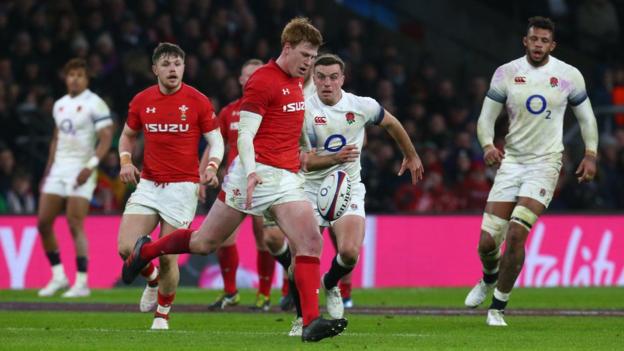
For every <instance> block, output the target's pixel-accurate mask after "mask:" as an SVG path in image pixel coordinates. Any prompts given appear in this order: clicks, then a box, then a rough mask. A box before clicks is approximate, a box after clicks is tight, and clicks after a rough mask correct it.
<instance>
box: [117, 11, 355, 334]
mask: <svg viewBox="0 0 624 351" xmlns="http://www.w3.org/2000/svg"><path fill="white" fill-rule="evenodd" d="M322 41H323V39H322V36H321V33H320V32H319V31H318V30H317V29H316V28H314V26H313V25H312V24H311V23H310V21H309V20H308V19H306V18H295V19H293V20H291V21H290V22H289V23H288V24H287V25H286V27H285V28H284V30H283V32H282V38H281V44H282V51H281V53H280V56H279V57H278V58H277V60H275V61H273V60H271V61H270V62H269V63H268V64H266V65H264V66H262V67H261V68H260V69H258V70H257V71H256V72H255V73H254V74H253V75H252V76H251V78H250V79H249V81H248V82H247V84H246V85H245V89H244V93H243V98H242V99H243V100H242V103H241V113H240V122H239V134H238V143H237V146H238V152H239V156H238V158H237V159H236V160H235V161H234V163H233V165H232V167H231V168H230V172H229V173H228V175H227V177H226V178H225V179H224V182H223V191H222V192H221V193H220V194H219V198H218V200H217V201H215V203H214V205H213V206H212V208H211V209H210V212H209V213H208V216H206V218H205V220H204V222H203V223H202V225H201V227H200V228H199V230H197V231H193V230H177V231H176V232H174V233H172V234H171V235H169V236H166V237H163V238H161V239H159V240H157V241H155V242H153V243H152V242H150V241H151V240H150V238H149V237H147V236H144V237H141V238H140V239H139V240H138V241H137V243H136V245H135V248H134V251H133V253H132V255H131V256H130V257H129V258H128V259H127V260H126V262H125V264H124V267H123V270H122V277H123V279H124V281H125V282H126V283H130V282H132V281H133V280H134V279H135V278H136V276H137V275H138V273H139V272H140V271H141V270H142V269H143V267H145V265H147V264H148V263H149V262H150V261H151V260H152V259H154V258H156V257H158V256H161V255H163V254H178V253H186V252H190V253H197V254H208V253H211V252H214V251H215V250H216V249H217V248H218V247H219V245H221V244H222V243H223V241H224V240H225V239H227V237H229V236H230V235H231V233H232V232H234V230H235V229H236V227H238V225H239V224H240V223H241V221H242V220H243V219H244V218H245V216H246V215H247V214H251V215H256V216H259V215H262V214H267V215H270V216H271V217H273V218H275V219H276V221H277V223H278V225H279V226H280V228H282V230H284V232H285V233H286V236H287V238H288V240H289V242H290V243H291V244H292V245H293V247H294V248H295V253H296V254H295V256H296V257H295V263H296V267H297V268H296V269H295V272H294V275H295V280H296V281H297V288H298V291H299V296H300V299H301V307H302V310H303V326H304V327H303V333H302V340H303V341H319V340H321V339H324V338H327V337H331V336H335V335H337V334H339V333H341V332H342V331H343V330H344V329H345V328H346V326H347V321H346V320H345V319H336V320H327V319H324V318H322V317H321V315H320V312H319V307H318V290H319V288H320V259H319V257H320V254H321V248H322V238H321V235H320V232H319V230H318V226H317V224H316V221H315V219H314V212H313V210H312V206H311V204H310V203H309V201H308V200H307V199H306V197H305V192H304V191H303V181H304V178H303V175H302V174H300V173H299V170H300V167H301V164H300V160H299V140H300V138H301V131H302V127H303V119H304V109H305V101H304V98H303V79H302V77H304V76H305V74H306V73H307V71H308V70H309V69H310V68H311V66H312V64H313V62H314V58H315V57H316V55H317V52H318V48H319V46H320V45H321V43H322Z"/></svg>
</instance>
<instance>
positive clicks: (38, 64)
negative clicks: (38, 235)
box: [0, 0, 624, 214]
mask: <svg viewBox="0 0 624 351" xmlns="http://www.w3.org/2000/svg"><path fill="white" fill-rule="evenodd" d="M425 3H426V2H423V1H355V0H342V1H338V0H318V1H314V0H298V1H287V0H266V1H260V0H258V1H252V0H227V1H226V0H172V1H164V0H136V1H124V0H83V1H70V0H59V1H44V0H40V1H35V0H20V1H3V2H2V3H0V41H1V42H2V45H0V126H1V128H0V213H17V214H23V213H35V212H36V206H37V198H38V189H39V184H40V182H41V177H42V175H43V173H44V169H45V163H46V159H47V157H48V147H49V142H50V138H51V135H52V131H53V128H54V123H53V119H52V116H51V109H52V105H53V103H54V101H55V100H56V99H59V98H60V97H62V96H63V95H64V94H65V86H64V82H63V80H62V76H61V68H62V66H63V64H64V63H65V62H66V61H68V60H69V59H70V58H73V57H83V58H85V59H86V60H87V62H88V64H89V68H90V89H91V90H93V91H94V92H96V93H97V94H99V95H100V96H101V97H102V98H104V99H105V101H106V102H107V103H108V105H109V106H110V108H111V110H112V112H113V117H114V120H115V123H116V126H115V127H116V135H117V137H116V138H115V140H117V139H118V136H119V133H120V131H121V128H122V126H123V124H124V122H125V118H126V111H127V106H128V102H129V101H130V99H131V98H132V97H133V96H134V95H135V94H136V93H137V92H139V91H141V90H143V89H144V88H146V87H148V86H149V85H151V84H154V83H155V78H154V76H153V74H152V72H151V62H150V56H151V52H152V50H153V48H154V47H155V46H156V45H157V44H158V43H159V42H162V41H169V42H174V43H177V44H179V45H180V46H181V47H182V48H183V49H184V50H185V51H186V53H187V57H186V70H185V75H184V81H185V82H186V83H188V84H190V85H193V86H195V87H196V88H198V89H199V90H200V91H201V92H203V93H204V94H206V95H207V96H209V97H210V98H211V100H212V101H213V103H214V105H215V108H216V110H217V111H218V110H219V109H220V108H221V107H223V106H225V105H226V104H227V103H229V102H230V101H232V100H234V99H236V98H238V97H239V96H240V94H241V88H240V86H239V84H238V80H237V79H238V75H239V70H240V65H241V64H242V63H243V62H244V61H246V60H247V59H249V58H259V59H261V60H263V61H267V60H269V59H270V58H272V57H277V55H278V54H279V50H280V44H279V35H280V32H281V29H282V27H283V25H284V24H285V23H286V22H288V20H290V19H291V18H292V17H294V16H297V15H304V16H307V17H309V18H310V19H311V20H312V21H313V23H314V24H315V25H316V26H317V27H318V28H319V29H320V30H321V32H322V33H323V35H324V39H325V41H326V45H324V46H323V48H322V51H329V52H333V53H337V54H339V55H340V56H341V57H342V58H343V59H345V61H346V62H347V81H346V84H345V90H347V91H350V92H353V93H355V94H358V95H364V96H371V97H373V98H375V99H377V101H379V102H380V103H381V104H382V105H383V106H384V107H385V108H386V109H387V110H389V111H390V112H392V113H393V114H395V115H396V116H397V117H398V118H399V119H400V120H401V122H402V123H403V125H404V126H405V128H406V130H407V131H408V133H409V135H410V136H411V138H412V141H413V142H414V144H415V145H416V148H417V151H418V152H419V154H420V156H421V158H422V160H423V163H424V166H425V178H424V180H423V181H422V182H420V183H419V184H418V185H417V186H412V185H410V183H409V177H407V176H404V177H397V176H396V173H397V171H398V169H399V166H400V161H401V154H400V152H399V150H398V149H397V148H396V147H395V145H394V142H392V140H391V139H390V138H389V136H388V135H387V134H386V133H385V131H383V130H382V129H381V128H375V127H372V128H370V129H369V130H368V133H367V145H366V147H365V152H364V153H363V156H362V163H363V179H364V182H365V183H366V185H367V189H368V191H367V198H366V203H367V210H368V211H369V212H371V213H444V212H450V211H452V212H462V211H463V212H472V213H477V212H481V211H482V209H483V206H484V204H485V200H486V198H487V194H488V191H489V188H490V186H491V181H492V179H493V174H494V172H495V170H494V169H491V168H488V167H485V166H484V164H483V160H482V152H481V149H480V147H479V145H478V142H477V140H476V121H477V118H478V116H479V112H480V108H481V103H482V101H483V98H484V96H485V93H486V91H487V89H488V85H489V79H490V77H491V74H492V73H493V71H494V69H495V68H496V67H497V66H498V65H501V64H503V63H505V62H507V61H510V60H512V59H515V58H517V57H519V56H521V55H522V54H523V48H522V44H521V37H522V35H523V34H524V32H525V24H526V19H527V18H528V17H529V16H533V15H545V16H550V17H552V18H553V19H554V20H555V21H556V23H557V25H558V28H557V34H556V35H557V36H556V38H555V39H556V40H557V41H558V42H559V48H558V49H557V50H556V51H555V53H554V55H555V56H557V57H558V58H560V59H562V60H564V61H566V62H569V63H572V64H575V65H577V67H579V69H580V70H581V72H583V74H584V76H585V79H586V82H587V88H588V92H589V95H590V98H591V100H592V104H593V106H594V109H595V110H596V114H597V118H598V121H599V127H600V133H601V141H600V155H599V171H598V175H597V178H596V181H595V182H594V183H592V184H586V185H579V184H577V182H576V178H575V176H574V171H575V168H576V166H577V165H578V162H579V161H580V159H581V158H582V152H583V147H582V140H581V138H580V134H579V133H578V128H576V121H575V119H574V117H573V116H572V114H571V113H570V116H568V117H567V118H566V129H565V139H564V142H565V144H566V152H565V154H564V168H563V171H562V173H561V177H560V182H559V185H558V193H557V195H556V197H555V199H554V201H553V203H552V204H551V209H552V211H568V212H569V211H575V210H583V211H588V210H589V211H592V210H597V211H602V212H605V211H618V210H622V209H624V110H622V109H621V106H619V105H622V104H624V65H623V62H624V61H622V60H621V59H622V52H621V50H622V47H624V46H623V45H622V40H623V36H622V35H621V32H622V31H621V29H620V26H619V19H620V18H622V15H623V9H624V6H623V4H622V1H615V0H614V1H609V0H579V1H565V0H551V1H508V2H500V1H493V0H483V1H477V0H470V1H466V2H461V5H459V4H458V3H459V2H453V1H439V2H435V4H431V5H427V6H425V5H424V4H425ZM461 6H471V7H470V10H471V11H474V9H475V8H476V9H477V10H478V11H480V13H479V15H480V16H481V17H479V18H475V17H470V16H469V12H468V10H466V11H465V12H462V11H459V10H461V8H458V7H461ZM433 11H446V12H445V16H428V13H430V12H433ZM462 13H463V14H464V15H465V16H467V18H472V22H471V23H468V24H466V21H462V20H461V19H462V18H461V17H458V16H462ZM428 18H447V21H446V22H442V23H441V22H439V21H438V22H431V21H430V20H428ZM488 18H491V20H489V19H488ZM462 23H463V25H466V26H468V30H466V29H465V28H464V27H462ZM496 23H500V25H499V27H495V26H496ZM493 26H494V29H493ZM501 26H504V27H501ZM496 28H506V30H505V31H502V30H497V29H496ZM473 33H474V34H473ZM478 33H485V34H484V35H483V36H481V35H480V34H478ZM497 40H498V41H499V42H503V43H505V44H504V45H499V46H497V45H496V43H497ZM505 48H509V49H505ZM453 50H457V52H459V54H452V53H453ZM449 53H450V54H449ZM505 130H506V118H505V117H504V116H503V117H501V118H499V123H498V124H497V135H498V137H497V143H499V144H500V145H502V144H504V140H503V139H502V136H503V135H504V133H505ZM113 146H114V149H112V150H111V151H110V152H109V154H108V155H107V156H106V158H104V159H103V160H102V161H101V163H100V166H99V169H98V186H97V190H96V194H95V196H94V199H93V201H92V211H94V212H98V211H100V212H103V213H118V212H120V211H122V209H123V206H124V203H125V201H126V199H127V197H128V196H129V194H130V192H131V191H132V190H133V189H132V188H130V187H127V186H125V185H124V184H122V183H120V181H119V179H118V178H117V174H118V171H119V160H118V155H117V151H116V146H117V145H116V141H115V142H114V144H113ZM140 158H141V156H140V154H138V155H137V157H136V158H135V159H136V160H140ZM211 195H212V197H214V195H215V192H214V191H212V193H211ZM209 206H210V201H208V202H207V203H206V204H203V205H201V206H200V211H206V210H207V208H209Z"/></svg>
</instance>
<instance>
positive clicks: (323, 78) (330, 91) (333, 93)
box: [314, 64, 344, 105]
mask: <svg viewBox="0 0 624 351" xmlns="http://www.w3.org/2000/svg"><path fill="white" fill-rule="evenodd" d="M343 84H344V73H343V72H342V71H341V70H340V65H338V64H335V65H329V66H322V65H318V66H316V67H314V85H316V91H317V93H318V96H319V98H320V99H321V101H322V102H323V103H324V104H326V105H334V104H336V103H337V102H338V100H340V97H341V94H342V92H341V89H342V85H343Z"/></svg>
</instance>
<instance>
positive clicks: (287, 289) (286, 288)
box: [282, 271, 290, 296]
mask: <svg viewBox="0 0 624 351" xmlns="http://www.w3.org/2000/svg"><path fill="white" fill-rule="evenodd" d="M289 292H290V284H289V283H288V272H286V271H284V279H283V280H282V296H286V295H288V293H289Z"/></svg>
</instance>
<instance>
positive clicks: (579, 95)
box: [568, 67, 587, 106]
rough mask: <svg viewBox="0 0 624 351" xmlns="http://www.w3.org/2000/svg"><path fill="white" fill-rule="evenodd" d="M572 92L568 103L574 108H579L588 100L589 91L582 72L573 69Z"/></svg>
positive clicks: (571, 75)
mask: <svg viewBox="0 0 624 351" xmlns="http://www.w3.org/2000/svg"><path fill="white" fill-rule="evenodd" d="M570 83H571V90H570V94H569V95H568V103H569V104H570V105H572V106H578V105H580V104H581V103H583V101H585V99H587V90H586V89H585V79H583V75H582V74H581V72H580V71H579V70H578V69H576V68H575V67H572V70H571V72H570Z"/></svg>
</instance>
